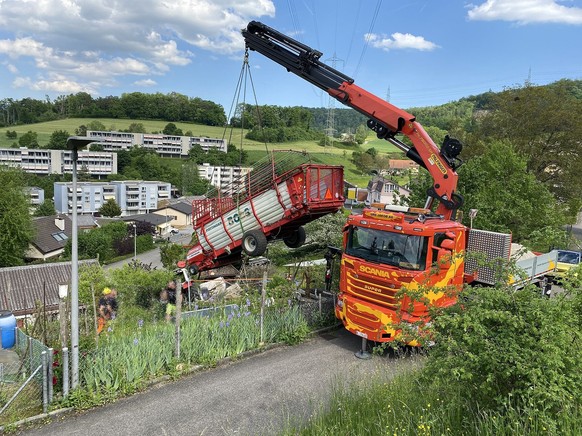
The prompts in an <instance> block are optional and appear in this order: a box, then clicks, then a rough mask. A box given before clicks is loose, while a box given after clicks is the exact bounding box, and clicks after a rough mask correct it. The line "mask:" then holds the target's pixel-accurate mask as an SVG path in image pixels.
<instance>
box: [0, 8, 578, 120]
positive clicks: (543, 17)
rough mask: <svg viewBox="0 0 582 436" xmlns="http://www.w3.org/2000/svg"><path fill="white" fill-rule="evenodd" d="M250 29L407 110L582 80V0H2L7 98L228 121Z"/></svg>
mask: <svg viewBox="0 0 582 436" xmlns="http://www.w3.org/2000/svg"><path fill="white" fill-rule="evenodd" d="M251 20H258V21H262V22H264V23H265V24H268V25H269V26H271V27H273V28H275V29H277V30H279V31H280V32H282V33H285V34H288V35H290V36H292V37H294V38H296V39H298V40H299V41H301V42H303V43H304V44H307V45H309V46H311V47H313V48H314V49H317V50H319V51H321V52H323V56H322V57H321V59H322V60H324V61H326V62H328V63H330V64H333V63H335V67H336V68H337V69H339V70H341V71H343V72H344V73H346V74H348V75H349V76H351V77H353V78H354V79H355V83H356V84H357V85H359V86H361V87H363V88H364V89H366V90H368V91H370V92H372V93H374V94H376V95H378V96H379V97H382V98H388V97H389V99H390V101H391V102H392V103H393V104H395V105H397V106H399V107H402V108H410V107H413V106H429V105H438V104H443V103H446V102H448V101H453V100H457V99H459V98H461V97H465V96H469V95H475V94H479V93H482V92H485V91H488V90H493V91H499V90H501V89H503V88H504V87H507V86H515V85H521V84H523V83H524V82H525V81H526V80H528V79H530V80H531V82H532V83H534V84H540V85H543V84H547V83H550V82H553V81H555V80H559V79H561V78H569V79H582V0H562V1H558V0H473V1H459V0H430V1H428V0H427V1H406V0H400V1H394V0H165V1H159V0H157V1H156V0H140V1H138V2H130V1H116V2H115V1H111V0H0V99H4V98H15V99H21V98H25V97H31V98H35V99H45V97H46V96H48V98H50V99H51V100H54V99H56V98H57V97H58V96H60V95H68V94H71V93H77V92H88V93H90V94H91V95H92V96H94V97H104V96H108V95H121V94H122V93H127V92H144V93H156V92H160V93H163V94H166V93H170V92H178V93H180V94H184V95H187V96H189V97H200V98H202V99H206V100H211V101H214V102H216V103H219V104H221V105H223V107H224V109H225V111H226V113H227V114H228V113H229V112H230V110H231V107H232V103H233V101H239V102H242V100H243V99H242V96H241V97H240V98H237V97H235V91H236V86H237V82H238V79H239V75H240V72H241V68H242V65H243V64H242V62H243V54H244V41H243V39H242V37H241V35H240V29H242V28H243V27H245V26H246V24H247V23H248V22H249V21H251ZM333 59H335V61H334V60H333ZM249 65H250V71H251V77H252V80H253V84H254V89H255V92H256V103H258V104H273V105H280V106H308V107H326V106H328V104H329V98H328V96H327V94H325V93H323V92H322V91H320V90H319V89H317V88H315V87H313V86H312V85H310V84H308V83H307V82H305V81H304V80H302V79H300V78H298V77H296V76H295V75H293V74H291V73H287V72H286V71H285V70H284V69H283V68H282V67H280V66H279V65H277V64H275V63H274V62H273V61H270V60H268V59H266V58H265V57H263V56H262V55H260V54H258V53H255V52H251V53H250V58H249ZM247 86H248V88H247V96H246V98H244V100H245V101H246V102H247V103H251V104H254V103H255V97H254V96H253V94H252V91H251V88H250V83H248V84H247ZM335 106H336V107H340V106H341V105H340V104H339V103H335Z"/></svg>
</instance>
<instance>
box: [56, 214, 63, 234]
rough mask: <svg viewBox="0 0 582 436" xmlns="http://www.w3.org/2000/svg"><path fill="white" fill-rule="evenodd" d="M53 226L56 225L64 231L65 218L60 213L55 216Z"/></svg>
mask: <svg viewBox="0 0 582 436" xmlns="http://www.w3.org/2000/svg"><path fill="white" fill-rule="evenodd" d="M55 226H57V227H58V228H59V230H61V231H63V232H64V231H65V218H64V217H62V216H61V215H57V216H56V217H55Z"/></svg>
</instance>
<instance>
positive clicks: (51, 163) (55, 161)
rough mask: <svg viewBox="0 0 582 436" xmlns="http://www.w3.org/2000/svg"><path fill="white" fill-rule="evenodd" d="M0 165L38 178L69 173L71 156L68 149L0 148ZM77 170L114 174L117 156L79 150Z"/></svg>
mask: <svg viewBox="0 0 582 436" xmlns="http://www.w3.org/2000/svg"><path fill="white" fill-rule="evenodd" d="M2 164H4V165H8V166H12V167H20V168H22V170H23V171H25V172H27V173H33V174H39V175H47V174H72V173H73V155H72V152H71V151H70V150H47V149H38V148H31V149H29V148H26V147H21V148H0V165H2ZM77 169H78V170H83V171H86V172H87V173H88V174H90V175H91V176H96V177H98V178H102V177H103V178H104V177H106V176H107V175H109V174H116V173H117V155H116V154H115V153H111V152H94V151H79V152H78V158H77Z"/></svg>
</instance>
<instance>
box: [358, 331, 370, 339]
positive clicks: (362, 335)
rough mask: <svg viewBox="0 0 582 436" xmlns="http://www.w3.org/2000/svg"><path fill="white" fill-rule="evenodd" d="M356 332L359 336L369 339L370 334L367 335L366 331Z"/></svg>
mask: <svg viewBox="0 0 582 436" xmlns="http://www.w3.org/2000/svg"><path fill="white" fill-rule="evenodd" d="M356 334H357V335H358V336H361V337H362V338H366V339H368V335H367V334H366V333H362V332H356Z"/></svg>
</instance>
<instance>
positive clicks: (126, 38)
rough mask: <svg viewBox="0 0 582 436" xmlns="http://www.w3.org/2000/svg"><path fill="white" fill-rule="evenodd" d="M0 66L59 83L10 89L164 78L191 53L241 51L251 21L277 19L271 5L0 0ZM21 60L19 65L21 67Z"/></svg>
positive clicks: (256, 0) (214, 0)
mask: <svg viewBox="0 0 582 436" xmlns="http://www.w3.org/2000/svg"><path fill="white" fill-rule="evenodd" d="M0 5H1V7H0V28H1V29H2V35H3V36H4V37H5V38H6V35H11V36H8V38H7V39H3V40H0V62H1V61H3V58H9V59H10V60H11V64H12V65H13V67H14V68H15V69H16V70H19V71H23V65H24V63H25V61H26V60H27V59H30V58H33V60H34V63H35V65H36V68H37V71H32V72H31V71H27V72H26V73H25V75H27V76H29V77H33V76H35V75H36V76H37V77H40V76H45V77H46V76H47V75H49V74H59V75H63V76H64V79H63V80H41V79H38V80H36V81H33V80H32V79H30V78H29V79H26V80H25V79H23V78H17V79H16V80H15V86H27V85H26V84H27V83H28V84H29V86H30V87H31V89H33V87H40V86H46V87H47V89H46V90H47V91H49V90H54V89H57V88H58V89H68V90H69V91H67V92H74V91H70V90H71V89H80V88H83V85H81V84H83V83H87V82H92V84H91V85H86V86H85V88H86V89H93V90H98V89H99V88H100V87H103V86H110V85H111V84H112V83H114V82H113V81H114V79H112V78H111V76H118V77H119V76H127V75H146V74H154V75H155V74H157V75H159V74H164V73H165V72H167V71H168V70H169V69H170V68H171V67H172V66H176V65H177V66H185V65H188V64H189V63H191V61H192V58H193V57H194V53H193V51H194V50H195V49H204V50H208V51H210V52H212V53H215V54H217V55H227V56H228V55H232V54H233V53H236V52H238V51H242V50H243V49H244V42H243V39H242V36H241V34H240V30H241V29H242V28H243V27H245V26H246V24H247V23H248V21H249V20H251V19H257V18H259V17H263V16H274V14H275V6H274V3H273V0H141V1H140V2H138V3H132V2H126V1H121V2H112V1H111V0H0ZM19 62H20V64H19Z"/></svg>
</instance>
